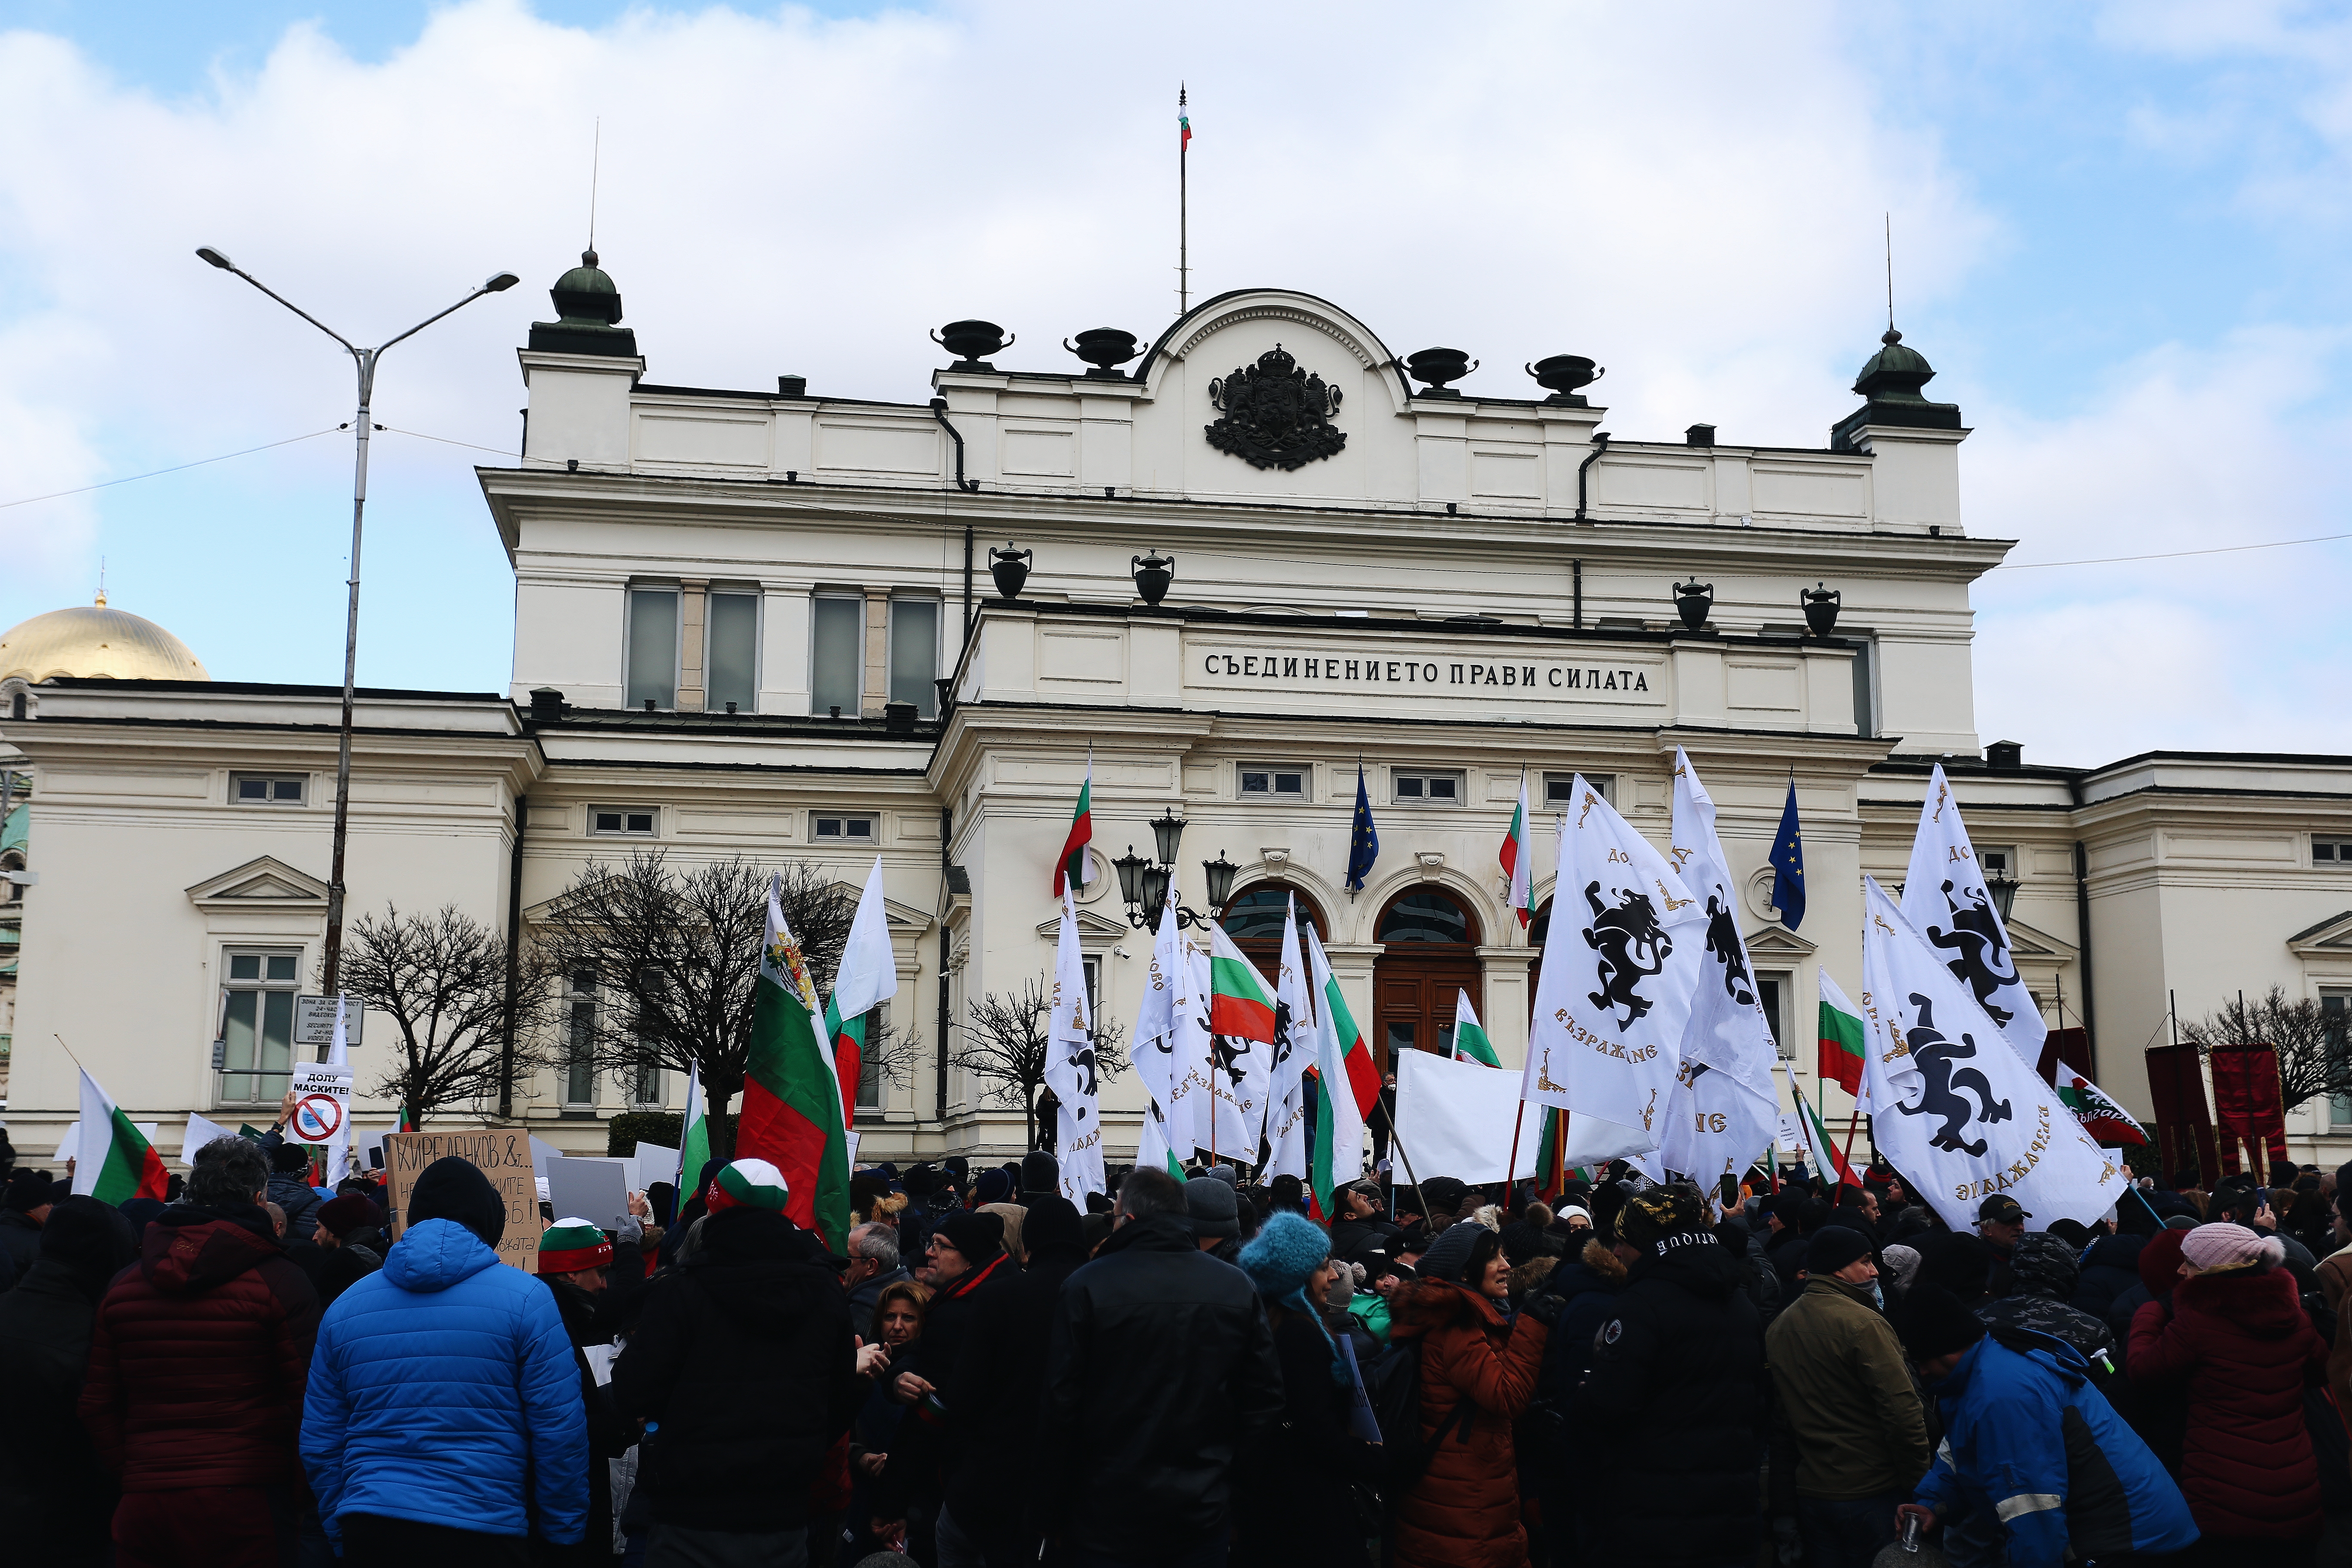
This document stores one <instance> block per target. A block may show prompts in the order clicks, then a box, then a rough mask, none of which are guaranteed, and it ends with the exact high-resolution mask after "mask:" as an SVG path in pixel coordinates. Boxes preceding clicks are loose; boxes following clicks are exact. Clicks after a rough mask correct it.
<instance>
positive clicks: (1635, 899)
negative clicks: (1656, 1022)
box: [1583, 882, 1675, 1035]
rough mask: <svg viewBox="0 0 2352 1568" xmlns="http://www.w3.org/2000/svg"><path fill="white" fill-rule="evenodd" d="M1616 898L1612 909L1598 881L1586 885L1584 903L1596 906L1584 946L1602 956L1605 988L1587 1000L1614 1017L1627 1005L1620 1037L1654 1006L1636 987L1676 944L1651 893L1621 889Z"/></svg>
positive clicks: (1658, 968)
mask: <svg viewBox="0 0 2352 1568" xmlns="http://www.w3.org/2000/svg"><path fill="white" fill-rule="evenodd" d="M1617 899H1618V902H1617V907H1616V908H1615V909H1611V908H1610V907H1609V906H1608V905H1606V904H1604V903H1602V902H1601V884H1600V883H1599V882H1592V883H1590V884H1588V885H1587V886H1586V888H1585V889H1584V901H1585V902H1586V903H1588V904H1591V906H1592V923H1591V925H1589V926H1587V927H1585V929H1584V931H1583V936H1584V945H1585V946H1587V947H1589V948H1591V949H1592V951H1593V952H1597V953H1599V954H1600V955H1601V966H1600V968H1601V989H1600V990H1598V991H1594V992H1590V993H1588V994H1586V997H1585V999H1586V1000H1587V1001H1589V1002H1591V1004H1592V1005H1594V1006H1596V1007H1605V1008H1607V1009H1608V1010H1609V1014H1610V1016H1612V1018H1614V1017H1616V1014H1617V1009H1618V1008H1620V1007H1622V1008H1624V1009H1625V1016H1623V1017H1622V1018H1617V1032H1618V1033H1619V1034H1621V1035H1622V1034H1623V1033H1624V1032H1625V1031H1626V1030H1627V1029H1629V1028H1632V1027H1633V1026H1634V1025H1635V1024H1637V1023H1639V1022H1640V1021H1641V1020H1642V1018H1643V1016H1645V1015H1646V1014H1648V1012H1649V1011H1650V1009H1651V1007H1652V1006H1654V1005H1655V1004H1654V1003H1652V1002H1651V1000H1650V999H1649V998H1648V997H1646V996H1643V995H1639V994H1636V993H1635V992H1634V990H1633V987H1634V986H1635V985H1636V984H1639V983H1640V982H1642V981H1643V980H1647V979H1648V978H1649V977H1650V976H1651V975H1653V974H1655V973H1658V972H1659V971H1661V970H1663V969H1664V968H1665V966H1666V955H1667V954H1668V953H1670V952H1674V950H1675V943H1674V939H1673V938H1672V937H1670V936H1668V935H1667V934H1666V933H1665V931H1664V928H1663V927H1661V926H1660V925H1659V924H1658V911H1657V908H1656V906H1655V905H1654V904H1652V903H1651V902H1650V895H1649V894H1647V893H1640V892H1634V891H1632V890H1631V889H1620V890H1619V891H1618V894H1617Z"/></svg>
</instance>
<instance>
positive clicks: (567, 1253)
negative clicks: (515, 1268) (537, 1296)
mask: <svg viewBox="0 0 2352 1568" xmlns="http://www.w3.org/2000/svg"><path fill="white" fill-rule="evenodd" d="M612 1266H613V1244H612V1243H611V1242H609V1241H607V1240H605V1239H604V1232H603V1231H602V1230H599V1229H598V1228H597V1227H596V1226H595V1224H594V1223H593V1221H590V1220H584V1219H560V1220H557V1221H556V1222H555V1223H554V1224H553V1225H551V1226H548V1227H547V1229H546V1230H544V1231H542V1232H541V1234H540V1237H539V1271H540V1272H541V1274H576V1273H578V1272H579V1271H580V1270H581V1269H583V1268H611V1267H612Z"/></svg>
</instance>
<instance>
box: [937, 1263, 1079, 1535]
mask: <svg viewBox="0 0 2352 1568" xmlns="http://www.w3.org/2000/svg"><path fill="white" fill-rule="evenodd" d="M1086 1261H1087V1255H1086V1253H1085V1252H1084V1251H1083V1250H1081V1249H1080V1248H1078V1247H1054V1248H1052V1249H1050V1250H1048V1251H1047V1252H1045V1253H1044V1254H1042V1255H1040V1256H1038V1257H1034V1258H1030V1259H1029V1267H1028V1268H1027V1270H1026V1271H1024V1272H1023V1273H1019V1274H1013V1273H1009V1272H1006V1273H1004V1277H1003V1281H1002V1283H992V1284H991V1285H989V1286H988V1287H987V1288H985V1289H982V1290H980V1291H979V1292H977V1293H976V1294H974V1296H973V1297H972V1298H971V1316H970V1319H969V1322H970V1324H971V1327H970V1331H968V1332H967V1333H965V1334H964V1336H963V1343H962V1345H961V1348H960V1349H959V1350H958V1352H957V1354H956V1361H955V1365H954V1366H953V1367H952V1368H951V1369H950V1372H949V1373H948V1375H949V1379H950V1381H949V1383H948V1384H947V1385H946V1386H945V1387H943V1388H942V1389H941V1391H940V1397H941V1400H942V1402H943V1403H944V1404H945V1405H947V1410H948V1463H947V1489H946V1501H947V1506H948V1511H949V1512H950V1513H951V1514H953V1515H954V1516H955V1521H956V1526H957V1528H958V1529H960V1530H961V1531H964V1532H965V1533H966V1534H967V1535H969V1536H971V1538H972V1539H973V1540H974V1541H975V1542H981V1543H982V1545H984V1546H985V1545H997V1544H1002V1543H1004V1542H1008V1541H1009V1540H1011V1539H1013V1538H1015V1537H1019V1538H1021V1539H1023V1540H1024V1542H1026V1545H1027V1547H1028V1548H1029V1550H1027V1551H1026V1552H1024V1556H1025V1557H1027V1558H1030V1559H1034V1557H1035V1556H1036V1552H1035V1551H1034V1547H1035V1542H1034V1540H1033V1539H1029V1538H1028V1536H1027V1534H1026V1531H1027V1530H1028V1528H1029V1527H1030V1526H1031V1524H1032V1523H1033V1522H1034V1521H1028V1520H1026V1519H1024V1514H1025V1513H1026V1511H1027V1504H1028V1501H1029V1498H1028V1494H1027V1492H1026V1490H1025V1489H1023V1488H1020V1487H1008V1486H1006V1485H1005V1484H1004V1457H1005V1456H1006V1455H1008V1454H1027V1453H1030V1452H1033V1451H1034V1450H1033V1449H1032V1448H1031V1447H1030V1445H1031V1444H1032V1443H1034V1442H1035V1441H1036V1436H1037V1423H1038V1418H1039V1412H1040V1410H1041V1408H1042V1405H1043V1400H1044V1390H1045V1361H1046V1356H1047V1354H1048V1352H1050V1351H1051V1349H1052V1346H1053V1337H1054V1308H1055V1305H1056V1304H1057V1303H1058V1302H1059V1301H1060V1300H1061V1295H1062V1286H1063V1283H1064V1282H1065V1281H1066V1280H1067V1279H1069V1277H1070V1276H1071V1275H1072V1274H1075V1273H1076V1272H1077V1270H1078V1269H1079V1268H1082V1267H1084V1265H1085V1263H1086ZM925 1337H926V1338H928V1337H929V1334H928V1332H927V1333H926V1335H925ZM995 1554H996V1553H994V1552H991V1553H990V1555H991V1556H994V1555H995Z"/></svg>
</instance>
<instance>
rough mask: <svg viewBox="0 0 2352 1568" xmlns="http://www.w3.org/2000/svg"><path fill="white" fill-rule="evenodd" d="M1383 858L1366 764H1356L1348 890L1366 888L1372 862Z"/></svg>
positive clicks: (1356, 890) (1349, 847) (1358, 891)
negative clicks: (1366, 785)
mask: <svg viewBox="0 0 2352 1568" xmlns="http://www.w3.org/2000/svg"><path fill="white" fill-rule="evenodd" d="M1379 858H1381V836H1380V835H1379V834H1377V833H1375V832H1373V831H1372V797H1371V795H1370V794H1368V793H1367V792H1366V791H1365V789H1364V764H1363V763H1357V764H1356V826H1355V831H1354V833H1353V834H1352V835H1351V836H1350V837H1349V840H1348V891H1349V892H1351V893H1360V892H1362V891H1363V890H1364V879H1365V878H1366V877H1368V876H1370V874H1371V869H1372V862H1373V861H1375V860H1377V859H1379Z"/></svg>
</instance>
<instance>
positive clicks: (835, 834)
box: [809, 812, 881, 844]
mask: <svg viewBox="0 0 2352 1568" xmlns="http://www.w3.org/2000/svg"><path fill="white" fill-rule="evenodd" d="M809 837H811V838H817V839H824V840H827V841H829V842H833V843H837V844H873V843H876V842H877V841H879V839H880V838H881V835H880V834H879V833H877V832H876V831H875V822H874V818H872V817H870V816H835V815H833V814H832V813H829V812H825V813H820V814H818V815H816V816H812V817H810V818H809Z"/></svg>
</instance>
